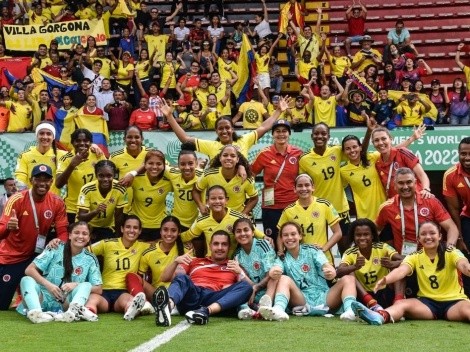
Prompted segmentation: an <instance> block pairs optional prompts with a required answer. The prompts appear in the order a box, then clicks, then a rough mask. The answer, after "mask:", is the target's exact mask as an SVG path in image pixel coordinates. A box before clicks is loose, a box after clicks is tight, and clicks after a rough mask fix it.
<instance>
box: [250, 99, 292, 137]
mask: <svg viewBox="0 0 470 352" xmlns="http://www.w3.org/2000/svg"><path fill="white" fill-rule="evenodd" d="M291 102H292V99H291V98H290V97H288V96H286V97H281V98H280V99H279V107H278V108H277V109H276V110H275V111H274V112H273V114H272V115H271V116H270V117H269V118H267V119H266V120H264V121H263V123H262V124H261V126H259V127H258V128H257V129H256V132H257V134H258V139H260V138H261V137H263V136H264V134H265V133H266V132H268V131H269V130H271V128H272V126H273V124H274V122H276V120H277V119H278V118H279V116H280V115H281V114H282V113H283V112H284V111H286V110H287V108H288V106H289V105H290V103H291Z"/></svg>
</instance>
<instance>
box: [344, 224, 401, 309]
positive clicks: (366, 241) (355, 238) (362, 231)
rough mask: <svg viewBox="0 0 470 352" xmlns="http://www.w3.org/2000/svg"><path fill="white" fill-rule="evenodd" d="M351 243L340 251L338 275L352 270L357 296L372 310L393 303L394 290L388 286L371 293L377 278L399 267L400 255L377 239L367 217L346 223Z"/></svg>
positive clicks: (375, 229)
mask: <svg viewBox="0 0 470 352" xmlns="http://www.w3.org/2000/svg"><path fill="white" fill-rule="evenodd" d="M348 235H349V239H350V242H351V243H354V246H353V247H352V248H349V249H348V250H347V251H346V252H345V253H344V255H343V258H342V260H341V264H340V265H339V267H338V269H337V276H338V277H343V276H344V275H348V274H351V273H354V276H355V277H356V280H357V281H356V287H357V291H358V295H357V297H358V298H361V299H362V301H363V302H364V303H365V304H366V305H367V307H369V308H371V309H372V310H374V311H377V310H378V309H383V308H382V307H388V306H390V305H392V303H393V295H394V291H393V290H392V289H390V288H388V287H386V288H384V289H383V290H380V291H378V292H377V293H374V287H375V284H376V282H377V280H380V279H381V278H383V277H384V276H385V275H387V274H388V273H389V272H390V270H391V269H394V268H396V267H398V266H399V265H400V263H401V260H402V259H403V257H402V256H401V255H399V254H398V253H397V251H396V250H395V249H394V248H392V247H390V246H389V245H388V244H386V243H382V242H379V234H378V231H377V226H375V224H374V223H373V222H372V221H371V220H369V219H357V220H355V221H353V222H352V223H351V226H350V227H349V234H348Z"/></svg>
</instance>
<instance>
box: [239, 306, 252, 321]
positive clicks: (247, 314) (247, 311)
mask: <svg viewBox="0 0 470 352" xmlns="http://www.w3.org/2000/svg"><path fill="white" fill-rule="evenodd" d="M255 314H256V312H255V311H254V310H253V309H251V308H243V309H240V310H239V311H238V319H240V320H251V319H253V317H254V316H255Z"/></svg>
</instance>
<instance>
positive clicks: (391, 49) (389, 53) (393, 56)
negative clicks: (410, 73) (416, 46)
mask: <svg viewBox="0 0 470 352" xmlns="http://www.w3.org/2000/svg"><path fill="white" fill-rule="evenodd" d="M387 48H388V50H386V51H384V61H385V62H388V60H390V62H392V63H393V67H394V68H395V70H397V71H401V70H403V69H404V68H405V62H406V59H407V57H406V56H405V55H403V54H401V53H400V52H399V51H398V47H397V46H396V45H395V44H390V45H389V46H388V47H387Z"/></svg>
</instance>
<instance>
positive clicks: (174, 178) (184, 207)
mask: <svg viewBox="0 0 470 352" xmlns="http://www.w3.org/2000/svg"><path fill="white" fill-rule="evenodd" d="M191 147H192V148H191ZM196 166H197V156H196V153H195V152H194V145H187V144H183V145H181V151H180V153H179V155H178V167H177V168H175V167H172V168H170V169H167V168H165V171H164V174H163V175H164V176H165V177H166V178H167V179H169V180H170V182H171V186H172V187H173V193H174V197H173V209H172V211H171V214H172V215H173V216H174V217H176V218H178V219H179V221H180V222H181V230H182V231H186V230H188V229H189V228H190V227H191V225H192V224H193V223H194V220H196V218H197V215H198V207H197V204H196V202H194V200H193V188H194V185H195V184H196V182H197V179H198V177H201V176H202V174H203V172H202V171H201V170H199V169H196Z"/></svg>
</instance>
